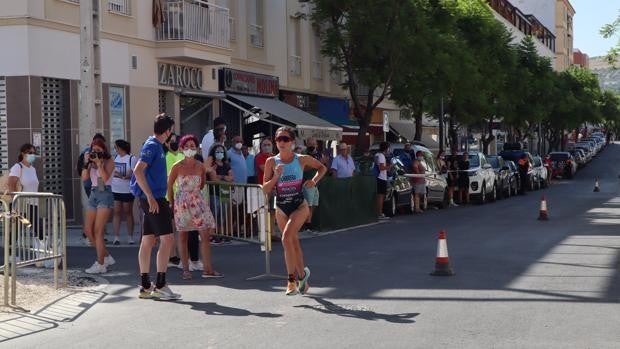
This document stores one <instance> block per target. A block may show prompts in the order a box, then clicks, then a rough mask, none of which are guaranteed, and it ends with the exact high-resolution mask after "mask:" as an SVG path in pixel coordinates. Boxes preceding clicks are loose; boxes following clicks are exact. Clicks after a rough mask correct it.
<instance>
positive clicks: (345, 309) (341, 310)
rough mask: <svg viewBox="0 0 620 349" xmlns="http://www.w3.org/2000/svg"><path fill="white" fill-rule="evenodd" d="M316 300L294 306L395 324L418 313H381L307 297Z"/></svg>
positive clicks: (408, 321)
mask: <svg viewBox="0 0 620 349" xmlns="http://www.w3.org/2000/svg"><path fill="white" fill-rule="evenodd" d="M309 298H312V299H314V300H315V301H317V303H319V304H318V305H296V306H295V308H303V309H311V310H316V311H318V312H321V313H323V314H330V315H338V316H342V317H348V318H356V319H361V320H370V321H377V320H385V321H387V322H391V323H397V324H411V323H414V322H415V320H413V318H414V317H416V316H418V315H420V313H402V314H381V313H377V312H375V311H373V310H372V309H370V308H367V307H365V306H360V305H355V304H334V303H332V302H330V301H328V300H326V299H324V298H321V297H309Z"/></svg>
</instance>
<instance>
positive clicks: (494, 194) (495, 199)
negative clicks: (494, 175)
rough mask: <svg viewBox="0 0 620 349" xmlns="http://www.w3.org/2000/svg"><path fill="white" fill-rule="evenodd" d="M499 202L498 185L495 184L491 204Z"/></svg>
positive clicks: (492, 189)
mask: <svg viewBox="0 0 620 349" xmlns="http://www.w3.org/2000/svg"><path fill="white" fill-rule="evenodd" d="M495 201H497V184H493V188H491V202H495Z"/></svg>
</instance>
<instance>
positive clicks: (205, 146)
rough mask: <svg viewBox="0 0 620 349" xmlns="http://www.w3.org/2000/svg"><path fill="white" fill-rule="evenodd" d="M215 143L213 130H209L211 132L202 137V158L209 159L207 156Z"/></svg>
mask: <svg viewBox="0 0 620 349" xmlns="http://www.w3.org/2000/svg"><path fill="white" fill-rule="evenodd" d="M213 143H215V137H214V135H213V130H209V132H207V134H206V135H205V136H204V137H202V142H201V143H200V151H201V153H202V158H203V159H204V161H207V158H208V157H209V150H210V149H211V147H212V146H213Z"/></svg>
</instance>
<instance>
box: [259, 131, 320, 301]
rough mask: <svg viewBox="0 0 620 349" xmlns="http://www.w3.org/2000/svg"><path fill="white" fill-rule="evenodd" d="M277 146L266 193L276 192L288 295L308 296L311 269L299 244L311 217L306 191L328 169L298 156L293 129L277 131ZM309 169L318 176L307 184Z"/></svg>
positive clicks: (270, 162)
mask: <svg viewBox="0 0 620 349" xmlns="http://www.w3.org/2000/svg"><path fill="white" fill-rule="evenodd" d="M276 145H277V147H278V150H279V154H278V155H276V156H272V157H270V158H269V159H267V163H266V164H265V175H264V183H263V192H264V193H265V194H269V193H271V191H272V190H273V189H274V188H275V189H276V208H277V209H276V221H277V223H278V227H279V228H280V231H281V232H282V246H283V247H284V261H285V263H286V271H287V274H288V284H287V287H286V295H287V296H292V295H295V294H297V293H301V294H305V293H306V292H307V291H308V288H309V284H308V279H309V278H310V268H308V267H306V266H304V257H303V252H302V251H301V245H300V244H299V236H298V234H299V229H300V228H301V227H302V225H303V224H304V223H305V221H306V218H307V217H308V215H309V214H310V209H309V207H308V203H307V202H306V201H305V200H304V195H303V191H302V188H303V187H306V188H312V187H315V186H316V184H317V183H318V181H319V180H320V179H321V178H322V177H323V176H324V175H325V173H326V172H327V168H326V167H325V166H324V165H323V164H322V163H321V162H320V161H318V160H317V159H315V158H313V157H312V156H308V155H299V154H295V153H294V152H293V150H294V149H295V132H294V131H293V129H292V128H290V127H280V128H279V129H278V130H277V131H276ZM306 169H315V170H317V173H316V174H315V175H314V177H313V178H312V179H310V180H307V181H306V182H303V173H304V170H306Z"/></svg>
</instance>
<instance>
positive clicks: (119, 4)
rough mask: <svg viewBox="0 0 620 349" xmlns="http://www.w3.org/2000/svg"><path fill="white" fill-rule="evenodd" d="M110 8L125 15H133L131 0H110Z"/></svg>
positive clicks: (111, 10)
mask: <svg viewBox="0 0 620 349" xmlns="http://www.w3.org/2000/svg"><path fill="white" fill-rule="evenodd" d="M108 10H109V11H110V12H114V13H118V14H121V15H125V16H131V0H108Z"/></svg>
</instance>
